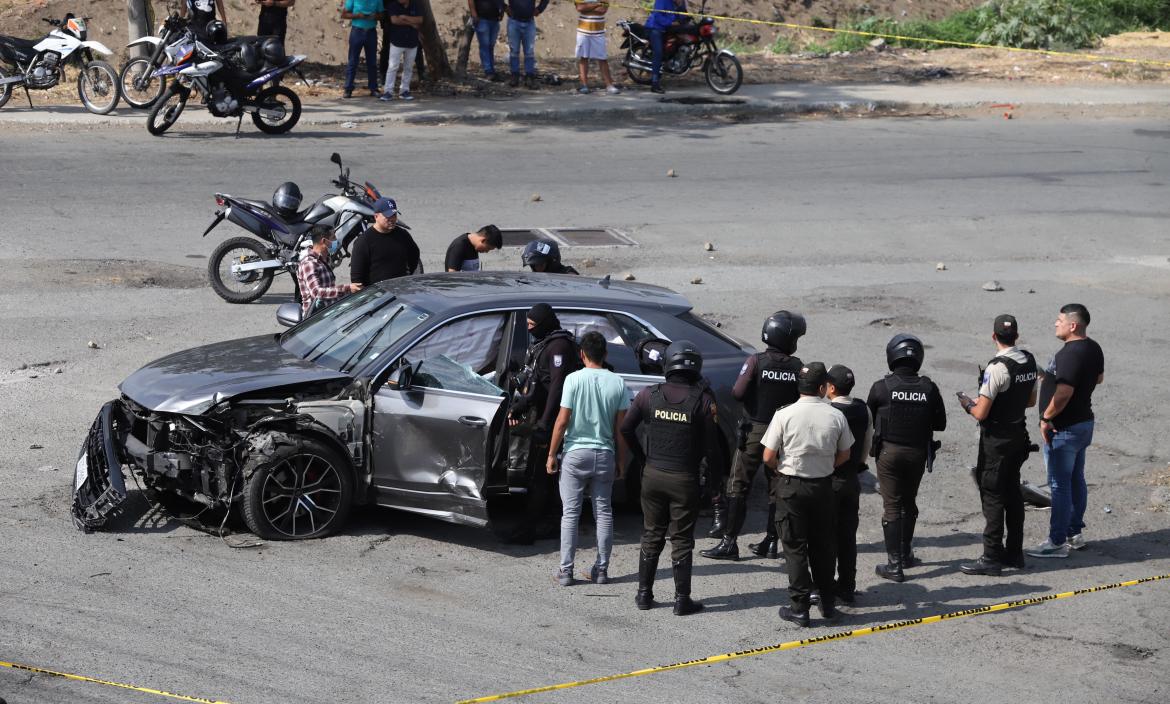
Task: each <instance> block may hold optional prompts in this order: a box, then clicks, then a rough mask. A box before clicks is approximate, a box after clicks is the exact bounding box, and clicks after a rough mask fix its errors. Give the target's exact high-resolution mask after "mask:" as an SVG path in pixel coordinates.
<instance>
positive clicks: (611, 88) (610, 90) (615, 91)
mask: <svg viewBox="0 0 1170 704" xmlns="http://www.w3.org/2000/svg"><path fill="white" fill-rule="evenodd" d="M605 92H606V93H609V94H610V95H618V94H620V93H621V92H622V89H621V88H618V87H617V86H606V88H605Z"/></svg>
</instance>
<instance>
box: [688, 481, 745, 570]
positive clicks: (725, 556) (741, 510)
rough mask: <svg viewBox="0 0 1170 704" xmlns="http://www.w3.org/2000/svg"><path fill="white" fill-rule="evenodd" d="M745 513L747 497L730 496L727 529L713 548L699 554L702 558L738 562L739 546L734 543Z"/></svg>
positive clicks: (741, 526)
mask: <svg viewBox="0 0 1170 704" xmlns="http://www.w3.org/2000/svg"><path fill="white" fill-rule="evenodd" d="M746 513H747V497H744V496H732V497H728V499H727V528H726V530H725V531H724V533H723V540H720V541H719V544H718V545H716V546H715V547H713V548H709V549H707V550H702V551H700V552H699V554H700V555H702V556H703V557H709V558H711V559H712V560H738V559H739V545H738V544H737V543H736V542H735V541H736V538H738V537H739V531H740V529H741V528H743V519H744V514H746Z"/></svg>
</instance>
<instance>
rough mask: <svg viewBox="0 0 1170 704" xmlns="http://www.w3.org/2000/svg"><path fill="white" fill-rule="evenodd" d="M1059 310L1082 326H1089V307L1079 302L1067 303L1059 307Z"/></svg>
mask: <svg viewBox="0 0 1170 704" xmlns="http://www.w3.org/2000/svg"><path fill="white" fill-rule="evenodd" d="M1060 312H1061V313H1064V314H1065V315H1066V316H1067V317H1069V318H1071V319H1072V321H1073V322H1074V323H1077V324H1078V325H1080V326H1081V327H1082V328H1087V327H1089V309H1088V308H1086V307H1084V306H1083V305H1081V304H1080V303H1069V304H1067V305H1063V306H1061V307H1060Z"/></svg>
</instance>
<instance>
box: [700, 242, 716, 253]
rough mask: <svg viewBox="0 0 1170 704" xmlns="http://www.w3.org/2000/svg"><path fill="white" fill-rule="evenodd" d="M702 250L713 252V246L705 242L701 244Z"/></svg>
mask: <svg viewBox="0 0 1170 704" xmlns="http://www.w3.org/2000/svg"><path fill="white" fill-rule="evenodd" d="M703 249H704V250H706V251H708V252H714V251H715V244H714V243H712V242H706V243H704V244H703Z"/></svg>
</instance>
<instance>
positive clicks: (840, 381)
mask: <svg viewBox="0 0 1170 704" xmlns="http://www.w3.org/2000/svg"><path fill="white" fill-rule="evenodd" d="M825 376H826V378H827V379H828V381H829V383H831V384H832V385H833V386H836V387H837V390H838V391H840V392H842V393H846V394H847V393H849V392H850V391H852V390H853V384H855V383H856V381H857V380H856V379H854V378H853V370H852V369H850V368H849V367H847V366H845V365H844V364H834V365H833V366H831V367H829V371H828V372H827V373H826V375H825Z"/></svg>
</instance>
